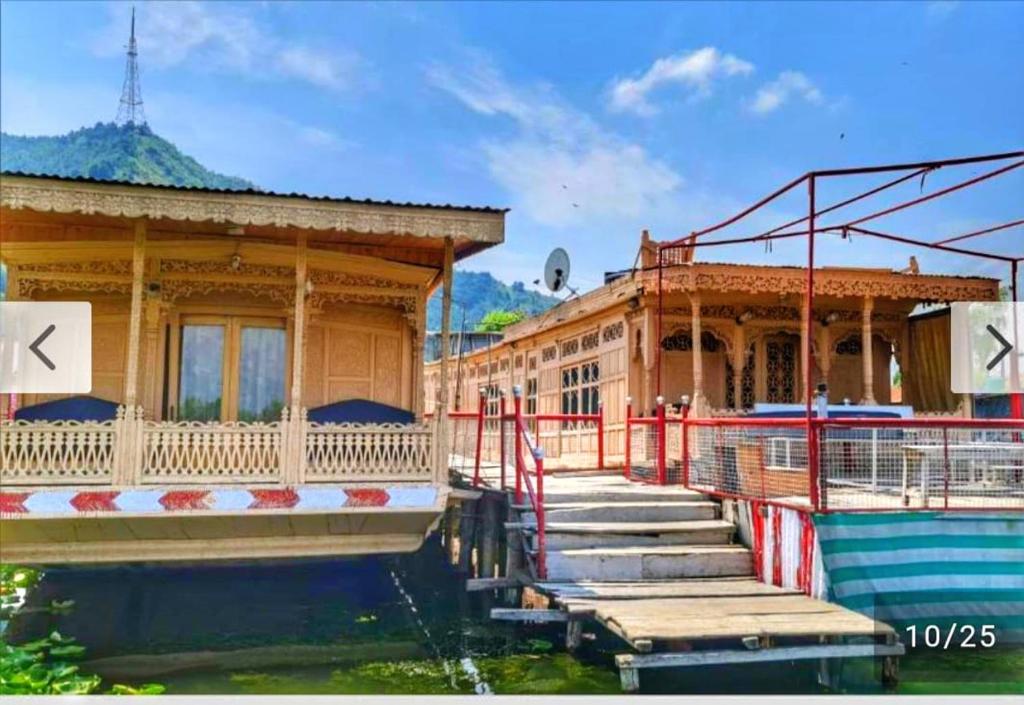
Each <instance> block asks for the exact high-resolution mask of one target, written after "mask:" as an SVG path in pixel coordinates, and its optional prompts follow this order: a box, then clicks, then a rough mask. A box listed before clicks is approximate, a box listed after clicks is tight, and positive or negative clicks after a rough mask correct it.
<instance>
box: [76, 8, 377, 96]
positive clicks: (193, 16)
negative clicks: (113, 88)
mask: <svg viewBox="0 0 1024 705" xmlns="http://www.w3.org/2000/svg"><path fill="white" fill-rule="evenodd" d="M109 7H110V12H109V14H110V23H109V24H108V26H107V27H106V28H105V29H104V30H103V32H102V33H101V34H100V36H98V37H97V38H96V39H95V40H94V41H93V43H92V44H93V51H94V52H95V53H96V54H98V55H100V56H113V55H116V54H119V53H121V52H122V51H123V45H124V43H125V38H126V35H127V31H128V25H129V21H130V20H129V17H130V14H131V9H130V8H129V6H128V5H127V3H112V4H111V5H110V6H109ZM250 7H251V6H248V5H242V6H235V5H228V4H226V3H209V4H207V3H200V2H196V1H195V0H187V1H184V2H147V3H143V4H142V5H140V6H139V7H138V8H137V21H136V32H135V33H136V38H137V40H138V45H139V57H140V63H141V64H142V67H143V71H144V70H145V67H146V66H157V67H161V68H168V67H173V66H179V65H182V64H186V63H188V64H192V65H194V66H197V67H202V68H204V69H213V70H218V71H228V72H233V73H240V74H244V75H246V76H251V77H256V78H267V77H276V78H281V79H298V80H300V81H303V82H306V83H309V84H311V85H314V86H317V87H320V88H326V89H329V90H342V89H345V88H349V87H351V86H352V85H353V84H354V83H356V82H357V81H358V80H359V78H360V73H361V71H362V60H361V59H360V57H359V56H358V55H357V54H356V53H355V52H353V51H351V50H347V49H346V50H342V51H337V50H333V51H324V50H320V49H316V48H313V47H309V46H305V45H302V44H296V43H294V42H290V41H288V40H287V39H286V38H284V37H281V36H278V35H277V34H275V32H274V31H273V30H272V29H271V28H269V27H266V26H264V25H262V24H260V23H259V22H257V20H256V18H255V17H254V15H253V14H252V13H251V12H250Z"/></svg>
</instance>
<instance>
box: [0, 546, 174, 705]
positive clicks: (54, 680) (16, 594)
mask: <svg viewBox="0 0 1024 705" xmlns="http://www.w3.org/2000/svg"><path fill="white" fill-rule="evenodd" d="M39 578H40V574H39V572H38V571H35V570H32V569H30V568H21V567H19V566H13V565H0V621H2V622H6V621H7V620H9V619H10V618H11V617H12V616H13V615H14V613H15V612H17V611H20V610H21V609H22V606H23V604H24V598H25V594H26V592H27V591H28V590H30V589H31V588H32V587H34V586H35V585H36V584H37V583H38V582H39ZM73 604H74V603H73V602H72V601H70V600H65V601H58V600H54V601H53V602H51V603H50V607H49V608H44V610H45V611H47V612H51V613H55V614H62V613H65V612H66V611H67V610H69V609H70V608H71V606H72V605H73ZM3 632H4V630H3V629H0V695H87V694H89V693H94V692H96V691H97V690H98V689H99V687H100V682H101V680H100V677H99V676H97V675H89V674H85V673H82V672H81V671H80V670H79V667H78V665H77V664H76V663H74V662H75V661H78V660H79V659H81V658H82V657H83V656H84V655H85V647H84V646H81V645H80V644H77V643H75V639H74V638H73V637H69V636H64V635H63V634H61V633H60V632H58V631H53V632H51V633H50V635H49V636H45V637H43V638H42V639H36V640H34V641H29V642H25V643H24V644H9V643H8V642H7V639H6V638H4V637H3ZM162 692H164V687H163V686H162V685H159V684H156V683H147V684H144V685H142V686H139V687H138V688H133V687H131V686H127V685H115V686H114V687H113V688H112V689H111V690H110V694H111V695H156V694H159V693H162Z"/></svg>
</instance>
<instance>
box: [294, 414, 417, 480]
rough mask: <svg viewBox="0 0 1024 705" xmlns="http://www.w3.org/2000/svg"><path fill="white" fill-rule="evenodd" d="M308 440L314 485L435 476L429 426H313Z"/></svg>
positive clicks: (308, 466)
mask: <svg viewBox="0 0 1024 705" xmlns="http://www.w3.org/2000/svg"><path fill="white" fill-rule="evenodd" d="M305 439H306V451H305V452H306V470H305V478H306V480H307V481H310V482H317V481H322V482H338V481H345V480H389V481H396V480H397V481H401V480H407V481H420V482H422V481H424V480H429V479H430V477H431V472H432V468H431V457H432V454H433V435H432V433H431V430H430V428H429V427H427V426H409V425H406V424H324V425H320V424H314V423H311V424H309V425H308V426H307V429H306V433H305Z"/></svg>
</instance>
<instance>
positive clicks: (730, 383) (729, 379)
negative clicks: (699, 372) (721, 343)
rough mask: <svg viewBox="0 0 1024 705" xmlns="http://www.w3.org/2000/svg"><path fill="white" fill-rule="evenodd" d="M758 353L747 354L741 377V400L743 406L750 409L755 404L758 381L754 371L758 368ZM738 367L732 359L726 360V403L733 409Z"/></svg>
mask: <svg viewBox="0 0 1024 705" xmlns="http://www.w3.org/2000/svg"><path fill="white" fill-rule="evenodd" d="M755 357H756V353H755V352H754V351H753V348H751V351H750V352H749V353H748V354H747V355H746V362H745V363H744V364H743V376H742V377H741V379H740V401H741V402H742V408H744V409H750V408H752V407H753V406H754V401H755V395H756V392H755V389H756V382H755V376H754V371H755V368H756V360H755ZM735 374H736V368H735V367H733V364H732V360H726V361H725V405H726V406H727V407H728V408H730V409H733V408H735V407H736V379H735Z"/></svg>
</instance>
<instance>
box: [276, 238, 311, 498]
mask: <svg viewBox="0 0 1024 705" xmlns="http://www.w3.org/2000/svg"><path fill="white" fill-rule="evenodd" d="M306 286H307V272H306V234H305V233H299V236H298V238H297V240H296V242H295V302H294V306H295V310H294V312H293V316H294V318H295V320H294V322H293V325H292V393H291V409H290V413H289V424H290V425H289V427H288V428H289V431H290V434H289V435H290V440H289V445H290V446H291V448H290V449H289V452H288V453H287V457H288V459H289V460H288V462H287V463H286V464H285V466H284V468H283V472H282V481H283V482H284V483H285V484H298V483H300V482H302V474H303V473H302V461H303V458H304V457H305V453H306V451H305V448H304V447H303V445H304V443H303V439H304V438H305V434H304V432H303V425H304V424H305V423H306V417H305V414H304V413H303V409H302V386H303V380H304V371H305V363H306V356H305V354H304V352H305V349H306V345H305V342H306Z"/></svg>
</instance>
